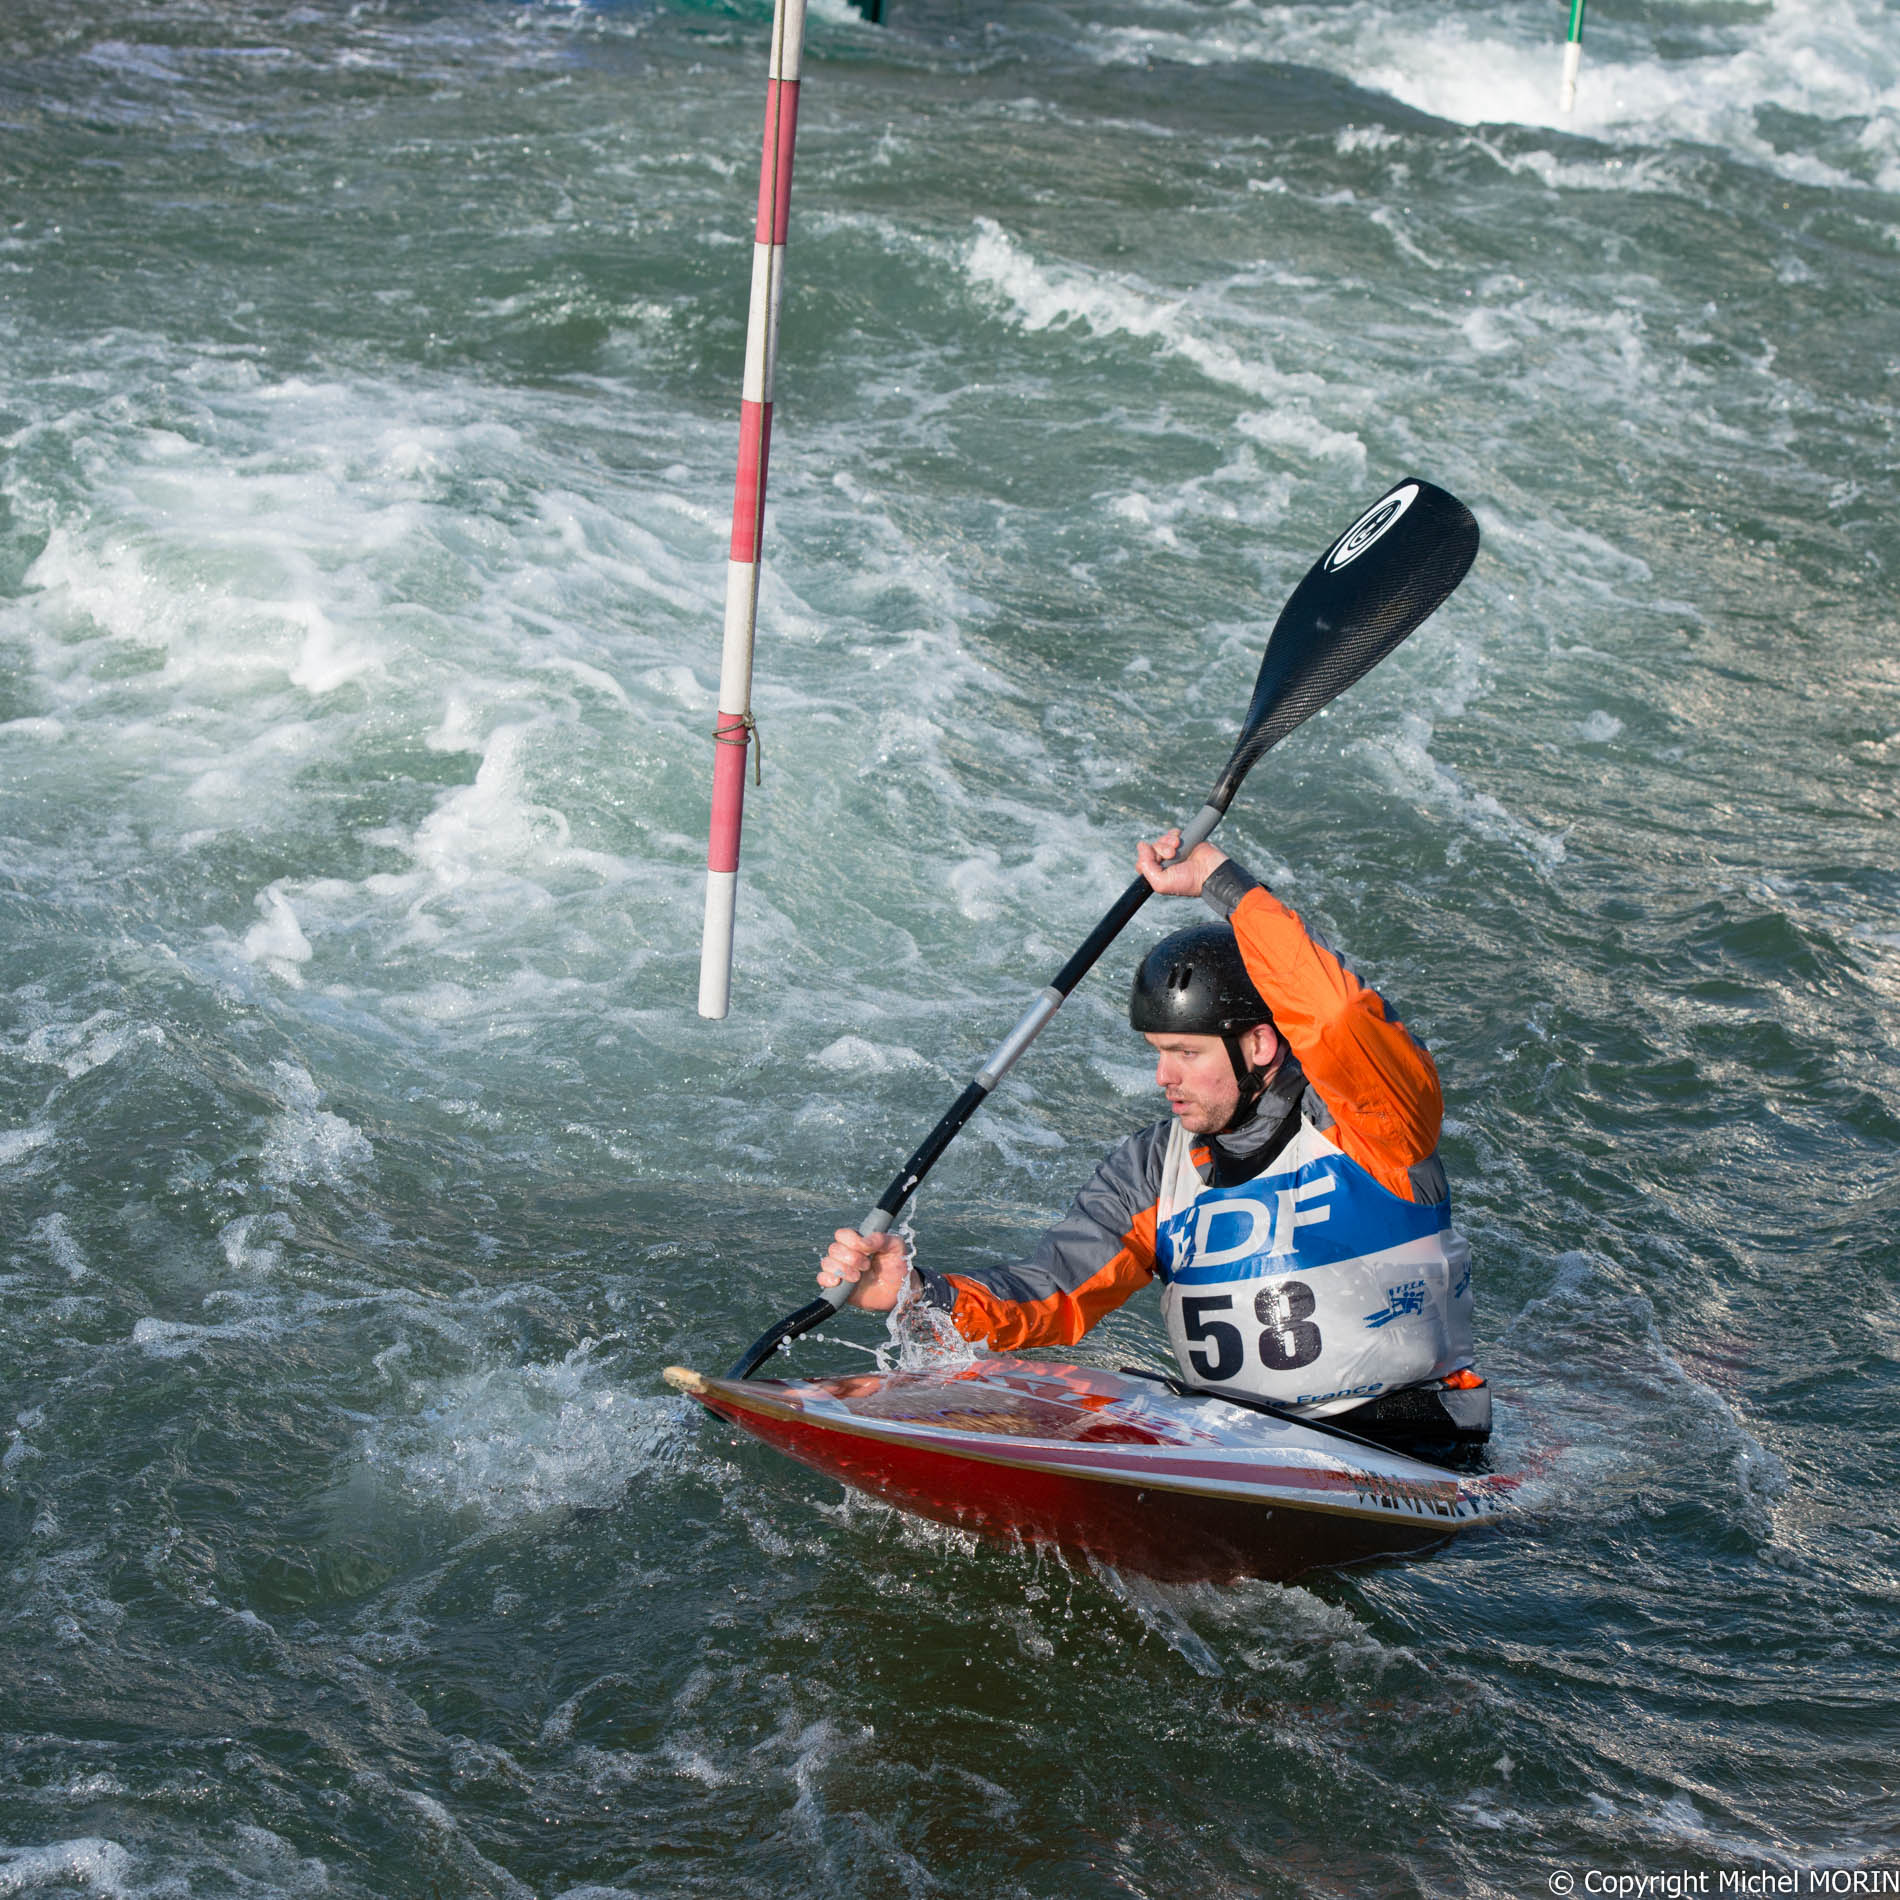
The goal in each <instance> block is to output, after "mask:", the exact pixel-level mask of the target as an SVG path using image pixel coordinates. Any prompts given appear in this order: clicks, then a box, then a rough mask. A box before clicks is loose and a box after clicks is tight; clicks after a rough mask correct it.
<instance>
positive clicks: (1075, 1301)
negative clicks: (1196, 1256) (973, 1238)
mask: <svg viewBox="0 0 1900 1900" xmlns="http://www.w3.org/2000/svg"><path fill="white" fill-rule="evenodd" d="M1154 1270H1155V1210H1154V1209H1153V1208H1152V1207H1150V1208H1147V1209H1145V1210H1144V1211H1143V1212H1142V1213H1140V1214H1138V1215H1137V1216H1136V1217H1135V1221H1134V1224H1133V1226H1132V1227H1131V1228H1130V1229H1129V1231H1128V1232H1127V1233H1126V1234H1125V1235H1124V1236H1123V1238H1122V1245H1121V1246H1120V1248H1119V1249H1118V1250H1117V1251H1116V1252H1115V1253H1114V1255H1113V1256H1112V1257H1111V1258H1110V1259H1109V1260H1108V1261H1107V1262H1106V1263H1104V1265H1102V1266H1101V1267H1100V1268H1098V1269H1097V1271H1095V1272H1094V1273H1092V1274H1090V1275H1089V1277H1088V1278H1087V1279H1086V1280H1084V1281H1083V1282H1082V1283H1081V1285H1080V1286H1077V1287H1074V1288H1063V1287H1056V1288H1053V1289H1052V1290H1051V1291H1050V1292H1048V1293H1047V1294H1045V1295H1044V1296H1043V1297H1042V1298H1041V1299H1029V1300H1023V1299H1009V1298H1007V1297H1005V1296H1003V1295H1001V1294H999V1292H998V1291H997V1290H996V1289H995V1288H993V1287H988V1286H985V1285H984V1284H983V1283H982V1282H981V1281H980V1280H973V1279H971V1278H969V1277H968V1276H967V1275H965V1274H961V1273H948V1274H945V1275H944V1278H945V1279H946V1280H948V1281H949V1283H950V1285H951V1286H952V1287H953V1288H954V1289H955V1292H956V1307H955V1309H954V1313H955V1319H956V1327H957V1331H958V1332H960V1333H961V1334H962V1335H963V1336H964V1338H965V1339H980V1340H982V1341H983V1342H984V1344H985V1345H987V1346H988V1347H989V1348H990V1349H991V1351H993V1352H1013V1351H1017V1350H1019V1349H1020V1348H1022V1347H1025V1346H1073V1345H1074V1344H1075V1342H1076V1341H1077V1340H1078V1339H1080V1338H1081V1337H1082V1335H1083V1334H1084V1333H1086V1332H1087V1331H1088V1330H1089V1328H1090V1327H1091V1326H1093V1325H1094V1324H1095V1322H1096V1321H1097V1320H1099V1319H1100V1318H1101V1317H1102V1315H1103V1314H1104V1313H1112V1312H1113V1311H1114V1310H1115V1308H1116V1307H1118V1306H1120V1305H1121V1304H1122V1302H1123V1301H1124V1300H1126V1299H1127V1298H1128V1297H1129V1296H1130V1295H1131V1294H1133V1293H1137V1292H1139V1291H1140V1289H1141V1288H1142V1287H1144V1286H1146V1285H1147V1284H1148V1282H1149V1281H1150V1280H1151V1279H1152V1278H1153V1277H1154Z"/></svg>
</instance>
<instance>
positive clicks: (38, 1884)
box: [0, 1835, 132, 1900]
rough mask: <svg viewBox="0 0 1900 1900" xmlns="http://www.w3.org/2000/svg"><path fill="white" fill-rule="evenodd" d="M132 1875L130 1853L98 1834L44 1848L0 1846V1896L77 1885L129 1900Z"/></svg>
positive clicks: (85, 1889) (85, 1890) (87, 1890)
mask: <svg viewBox="0 0 1900 1900" xmlns="http://www.w3.org/2000/svg"><path fill="white" fill-rule="evenodd" d="M131 1877H132V1856H131V1855H130V1854H129V1853H127V1852H126V1850H125V1849H124V1848H123V1847H121V1846H120V1845H119V1843H118V1842H117V1841H108V1840H104V1839H101V1838H100V1837H98V1836H97V1835H87V1836H85V1837H83V1838H82V1839H79V1840H72V1841H55V1842H53V1843H51V1844H50V1845H48V1846H45V1847H0V1895H11V1894H23V1893H36V1892H45V1891H46V1890H47V1889H49V1888H52V1887H78V1888H80V1889H81V1890H83V1891H84V1892H86V1893H98V1894H108V1895H114V1896H126V1897H127V1900H129V1896H130V1895H131V1892H132V1889H131V1887H130V1885H129V1884H128V1883H129V1882H130V1880H131Z"/></svg>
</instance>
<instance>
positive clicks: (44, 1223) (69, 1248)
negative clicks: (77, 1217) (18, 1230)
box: [33, 1214, 92, 1282]
mask: <svg viewBox="0 0 1900 1900" xmlns="http://www.w3.org/2000/svg"><path fill="white" fill-rule="evenodd" d="M33 1238H34V1239H35V1240H37V1241H38V1242H39V1243H40V1245H41V1246H43V1247H44V1248H45V1249H46V1251H47V1252H48V1253H49V1254H51V1255H52V1256H53V1264H54V1265H55V1266H57V1267H59V1268H61V1269H62V1270H63V1271H64V1272H65V1275H66V1277H67V1279H69V1280H72V1281H75V1282H77V1281H80V1280H85V1279H90V1278H91V1276H92V1269H91V1268H90V1267H89V1266H87V1265H86V1258H85V1255H84V1254H82V1253H81V1252H80V1251H79V1243H78V1241H76V1240H75V1239H74V1238H73V1230H72V1224H71V1222H69V1221H68V1220H67V1218H66V1216H65V1215H64V1214H48V1215H46V1216H45V1217H44V1218H43V1219H41V1220H37V1221H35V1222H34V1223H33Z"/></svg>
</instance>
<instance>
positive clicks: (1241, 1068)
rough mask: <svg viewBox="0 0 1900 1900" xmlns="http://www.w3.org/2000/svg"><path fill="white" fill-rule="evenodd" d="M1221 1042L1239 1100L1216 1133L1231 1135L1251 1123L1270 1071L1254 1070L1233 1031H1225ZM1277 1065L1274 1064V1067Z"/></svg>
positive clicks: (1265, 1090) (1264, 1090) (1265, 1087)
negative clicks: (1237, 1090)
mask: <svg viewBox="0 0 1900 1900" xmlns="http://www.w3.org/2000/svg"><path fill="white" fill-rule="evenodd" d="M1221 1041H1222V1042H1224V1043H1225V1044H1226V1045H1227V1060H1228V1061H1229V1062H1231V1063H1232V1064H1233V1065H1234V1080H1235V1081H1236V1082H1238V1083H1239V1084H1240V1099H1239V1100H1238V1101H1237V1102H1236V1103H1235V1104H1234V1112H1233V1113H1232V1114H1231V1115H1229V1116H1228V1118H1227V1120H1226V1121H1225V1122H1224V1123H1223V1124H1222V1125H1221V1127H1220V1128H1219V1129H1218V1130H1217V1131H1216V1132H1217V1133H1219V1134H1223V1135H1231V1134H1232V1133H1233V1132H1234V1130H1235V1129H1236V1128H1238V1127H1239V1126H1240V1125H1241V1123H1242V1122H1246V1121H1251V1120H1252V1119H1253V1112H1254V1110H1255V1109H1256V1108H1258V1107H1259V1106H1260V1098H1261V1096H1263V1095H1264V1094H1265V1093H1266V1092H1267V1082H1268V1079H1269V1076H1270V1073H1271V1072H1270V1071H1269V1070H1266V1069H1256V1068H1255V1067H1254V1066H1253V1064H1252V1063H1251V1062H1249V1061H1248V1060H1247V1055H1246V1051H1245V1050H1243V1049H1242V1048H1241V1046H1240V1037H1239V1036H1238V1035H1236V1034H1235V1033H1234V1031H1233V1030H1231V1029H1230V1030H1227V1031H1225V1032H1224V1033H1223V1034H1222V1036H1221ZM1278 1066H1279V1065H1278V1064H1277V1063H1276V1064H1275V1067H1278Z"/></svg>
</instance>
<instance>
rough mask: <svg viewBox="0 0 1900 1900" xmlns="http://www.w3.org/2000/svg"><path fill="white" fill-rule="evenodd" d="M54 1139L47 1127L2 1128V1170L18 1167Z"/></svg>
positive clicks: (0, 1141) (0, 1144)
mask: <svg viewBox="0 0 1900 1900" xmlns="http://www.w3.org/2000/svg"><path fill="white" fill-rule="evenodd" d="M52 1139H53V1131H52V1129H50V1128H46V1127H31V1128H0V1168H12V1167H18V1166H19V1165H20V1163H22V1162H25V1161H29V1160H30V1157H31V1156H32V1155H33V1154H34V1153H35V1152H36V1151H37V1150H39V1149H41V1148H43V1147H45V1146H46V1144H47V1143H48V1142H49V1141H51V1140H52Z"/></svg>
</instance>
